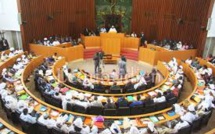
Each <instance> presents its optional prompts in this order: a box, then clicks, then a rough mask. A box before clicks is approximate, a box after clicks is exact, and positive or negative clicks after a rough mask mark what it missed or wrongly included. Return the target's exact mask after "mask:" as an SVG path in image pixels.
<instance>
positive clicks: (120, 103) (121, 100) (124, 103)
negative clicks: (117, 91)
mask: <svg viewBox="0 0 215 134" xmlns="http://www.w3.org/2000/svg"><path fill="white" fill-rule="evenodd" d="M117 105H118V107H127V106H128V100H126V99H125V97H124V96H123V97H120V98H119V99H118V100H117Z"/></svg>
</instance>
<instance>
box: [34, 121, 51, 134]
mask: <svg viewBox="0 0 215 134" xmlns="http://www.w3.org/2000/svg"><path fill="white" fill-rule="evenodd" d="M37 128H38V131H39V134H49V129H48V128H47V127H46V126H44V125H43V124H41V123H39V122H37Z"/></svg>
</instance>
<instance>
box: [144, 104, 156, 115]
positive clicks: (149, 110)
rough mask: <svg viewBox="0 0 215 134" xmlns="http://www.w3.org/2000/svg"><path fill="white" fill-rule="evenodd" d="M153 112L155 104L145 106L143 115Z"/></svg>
mask: <svg viewBox="0 0 215 134" xmlns="http://www.w3.org/2000/svg"><path fill="white" fill-rule="evenodd" d="M154 111H155V104H151V105H146V106H145V108H144V113H151V112H154Z"/></svg>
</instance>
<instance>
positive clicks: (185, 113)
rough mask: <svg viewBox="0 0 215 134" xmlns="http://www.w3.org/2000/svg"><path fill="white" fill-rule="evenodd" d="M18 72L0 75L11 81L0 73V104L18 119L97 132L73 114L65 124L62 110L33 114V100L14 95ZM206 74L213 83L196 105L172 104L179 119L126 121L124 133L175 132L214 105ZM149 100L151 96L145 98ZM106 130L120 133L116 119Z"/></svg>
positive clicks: (69, 130)
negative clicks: (156, 122)
mask: <svg viewBox="0 0 215 134" xmlns="http://www.w3.org/2000/svg"><path fill="white" fill-rule="evenodd" d="M25 57H26V58H27V57H28V56H25ZM26 58H24V59H23V60H21V61H19V60H18V62H24V63H25V61H26ZM27 59H28V61H30V58H27ZM176 65H177V63H176V60H172V61H170V62H169V63H168V64H167V66H169V67H170V69H171V68H172V67H174V66H176ZM191 66H192V65H191ZM22 68H24V64H23V67H21V69H22ZM192 68H193V69H194V70H195V71H196V72H199V70H200V69H197V68H196V67H194V66H192ZM195 68H196V69H195ZM177 72H180V73H181V67H178V70H174V72H173V73H177ZM173 73H172V74H173ZM180 73H179V74H180ZM199 73H200V72H199ZM18 74H19V75H17V74H16V73H10V69H7V70H6V71H4V73H3V74H2V75H3V76H5V75H11V78H12V79H13V82H11V81H7V79H6V78H5V77H3V80H2V82H1V83H0V95H1V100H2V102H3V104H4V106H5V107H6V108H8V109H10V110H11V111H12V112H19V114H20V119H22V120H23V121H25V122H29V123H32V124H34V123H36V122H37V123H41V124H44V125H45V126H47V127H48V128H49V129H51V128H56V129H59V130H62V131H64V132H65V133H72V132H73V133H74V132H81V133H83V134H85V133H86V134H88V133H91V134H97V133H98V131H99V130H98V128H97V127H96V126H93V127H92V128H91V129H90V127H89V126H85V125H83V120H82V119H81V118H79V117H77V118H76V119H75V120H74V122H73V123H72V124H66V121H67V118H68V117H67V116H68V114H64V113H62V114H61V115H60V116H58V117H57V119H52V118H51V117H50V115H48V114H47V113H45V114H39V113H36V114H35V112H34V110H33V109H34V104H35V100H33V99H32V98H31V97H30V96H29V97H28V98H27V99H25V100H21V99H18V95H17V92H18V91H20V90H22V89H23V85H22V84H21V81H20V80H19V79H20V75H21V74H20V73H18ZM196 74H197V73H196ZM202 76H203V75H202ZM210 77H211V78H210V79H212V82H213V84H211V83H206V87H205V89H204V95H202V96H201V98H202V101H201V103H200V104H199V105H198V106H197V107H194V106H193V105H192V104H191V105H189V106H188V107H187V108H185V107H184V106H180V105H178V104H174V106H173V110H174V111H175V112H176V113H177V114H179V115H180V116H181V117H180V119H177V120H173V121H170V122H167V124H166V125H162V126H156V127H155V125H154V124H153V123H152V122H149V123H148V124H147V128H140V129H139V128H137V127H136V126H135V125H134V124H133V125H130V127H129V128H130V129H129V130H128V132H127V133H128V134H157V133H165V132H167V133H168V132H172V133H174V132H177V131H178V130H179V129H181V128H182V127H184V126H187V125H190V124H191V123H192V122H193V121H194V120H195V119H197V118H198V117H199V116H201V115H204V114H207V113H208V112H209V110H210V109H211V108H214V104H213V102H214V96H215V91H214V90H215V86H214V79H213V78H212V76H211V75H210ZM199 79H200V78H199ZM178 81H181V80H178ZM205 82H206V81H205ZM209 82H210V81H209ZM73 95H75V94H73ZM75 96H76V95H75ZM158 97H159V96H158ZM67 99H68V98H67ZM94 100H95V101H94V102H95V103H97V102H96V100H97V99H96V98H95V99H94ZM138 100H139V97H138ZM161 100H163V99H161ZM147 101H148V100H147ZM149 101H150V102H151V101H152V100H151V99H149ZM118 103H119V104H120V105H121V106H124V105H125V104H126V101H125V99H124V98H123V97H122V98H121V99H119V102H118ZM138 103H141V102H138ZM106 107H114V105H113V104H111V101H110V100H108V103H107V104H106ZM33 113H34V114H33ZM124 120H129V119H124ZM124 122H125V121H124ZM106 133H108V134H112V133H113V134H114V133H119V134H120V133H122V130H121V129H120V127H119V125H118V124H117V123H112V124H111V125H110V127H107V128H106V129H105V130H102V131H101V132H100V134H106Z"/></svg>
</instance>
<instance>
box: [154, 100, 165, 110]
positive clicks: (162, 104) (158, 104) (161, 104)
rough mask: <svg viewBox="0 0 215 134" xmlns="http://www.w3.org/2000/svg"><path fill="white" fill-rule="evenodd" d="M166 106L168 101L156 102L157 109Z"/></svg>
mask: <svg viewBox="0 0 215 134" xmlns="http://www.w3.org/2000/svg"><path fill="white" fill-rule="evenodd" d="M165 108H166V102H161V103H157V104H156V111H160V110H163V109H165Z"/></svg>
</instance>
